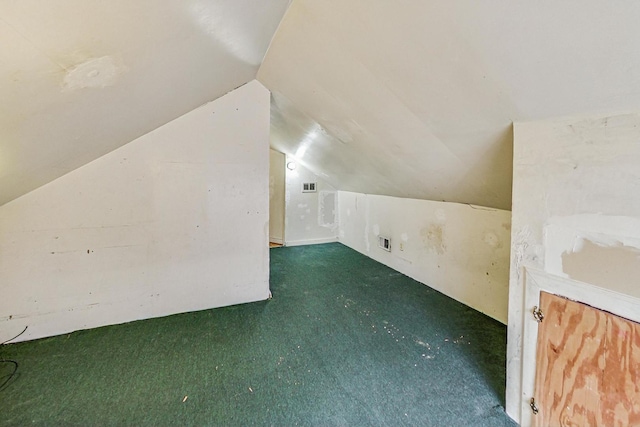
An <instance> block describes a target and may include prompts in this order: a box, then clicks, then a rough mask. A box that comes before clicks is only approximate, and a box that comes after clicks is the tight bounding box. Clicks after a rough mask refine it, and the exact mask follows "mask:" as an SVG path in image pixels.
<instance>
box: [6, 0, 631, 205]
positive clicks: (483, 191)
mask: <svg viewBox="0 0 640 427" xmlns="http://www.w3.org/2000/svg"><path fill="white" fill-rule="evenodd" d="M288 3H289V0H269V1H259V2H258V1H253V0H185V1H180V0H136V1H125V0H111V1H101V0H50V1H40V0H0V101H1V102H0V204H2V203H4V202H6V201H8V200H11V199H13V198H15V197H17V196H19V195H21V194H24V193H26V192H28V191H30V190H32V189H34V188H36V187H38V186H40V185H42V184H44V183H46V182H49V181H51V180H53V179H55V178H56V177H58V176H60V175H62V174H64V173H66V172H69V171H71V170H73V169H75V168H77V167H79V166H81V165H83V164H86V163H87V162H89V161H91V160H93V159H96V158H97V157H99V156H101V155H102V154H105V153H107V152H109V151H111V150H113V149H115V148H117V147H118V146H120V145H123V144H125V143H127V142H129V141H131V140H133V139H135V138H136V137H138V136H140V135H142V134H144V133H146V132H149V131H151V130H153V129H155V128H157V127H158V126H161V125H162V124H164V123H166V122H168V121H170V120H172V119H173V118H175V117H178V116H180V115H181V114H184V113H186V112H188V111H190V110H191V109H193V108H195V107H197V106H199V105H202V104H203V103H205V102H207V101H210V100H213V99H215V98H217V97H219V96H221V95H223V94H224V93H226V92H228V91H230V90H232V89H234V88H235V87H237V86H239V85H242V84H244V83H246V82H248V81H250V80H252V79H253V78H255V77H256V73H257V77H258V79H259V80H260V81H261V82H262V83H263V84H265V86H267V87H268V88H269V89H270V90H272V92H273V107H274V108H273V111H272V131H273V132H272V145H273V146H274V147H275V148H277V149H279V150H281V151H283V152H285V153H287V154H289V155H292V156H296V157H297V158H298V160H299V161H300V162H301V163H303V164H305V165H306V166H308V167H309V168H310V169H311V170H312V171H314V172H315V173H317V174H318V175H319V176H322V177H324V178H325V179H327V180H328V181H329V182H330V183H331V184H332V185H333V186H335V187H336V188H339V189H342V190H352V191H359V192H365V193H376V194H387V195H396V196H403V197H415V198H424V199H432V200H447V201H455V202H463V203H473V204H479V205H485V206H492V207H498V208H505V209H509V208H510V205H511V167H512V166H511V163H512V162H511V156H512V148H511V147H512V139H513V135H512V126H511V123H512V122H513V121H517V120H533V119H539V118H544V117H555V116H561V115H579V114H587V113H596V112H597V113H605V114H606V113H617V112H624V111H632V110H636V111H637V110H640V25H638V22H640V3H636V2H629V1H614V2H611V1H610V0H609V1H604V0H587V1H584V0H582V1H576V0H566V1H560V2H558V1H549V0H543V1H537V2H530V1H529V2H527V1H524V0H515V1H514V0H489V1H483V2H470V1H463V0H450V1H446V2H444V1H433V0H427V1H425V0H421V1H418V0H414V1H405V2H390V1H383V0H380V1H373V2H372V1H364V0H339V1H338V0H322V1H318V0H293V2H292V4H291V7H290V8H289V9H288V11H287V13H286V15H285V18H284V19H283V20H282V22H280V20H281V18H282V16H283V14H284V13H285V10H286V9H287V6H288ZM278 24H280V27H279V28H278ZM276 28H278V31H277V33H276V35H275V37H274V38H273V41H272V45H271V47H270V49H269V52H268V53H267V55H266V57H265V58H264V61H263V57H264V53H265V52H266V50H267V47H268V45H269V43H270V41H271V39H272V36H273V34H274V32H275V31H276ZM261 63H262V65H261V66H260V64H261ZM258 68H260V69H259V71H258Z"/></svg>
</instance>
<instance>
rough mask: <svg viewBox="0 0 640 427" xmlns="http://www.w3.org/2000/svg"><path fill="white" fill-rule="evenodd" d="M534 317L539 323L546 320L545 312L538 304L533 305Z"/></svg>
mask: <svg viewBox="0 0 640 427" xmlns="http://www.w3.org/2000/svg"><path fill="white" fill-rule="evenodd" d="M533 318H534V319H536V322H538V323H542V321H543V320H544V313H543V312H542V310H540V309H539V308H538V306H537V305H536V306H534V307H533Z"/></svg>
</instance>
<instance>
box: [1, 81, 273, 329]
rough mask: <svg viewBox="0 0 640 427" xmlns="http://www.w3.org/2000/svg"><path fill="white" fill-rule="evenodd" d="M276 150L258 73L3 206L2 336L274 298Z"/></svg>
mask: <svg viewBox="0 0 640 427" xmlns="http://www.w3.org/2000/svg"><path fill="white" fill-rule="evenodd" d="M268 156H269V92H268V91H267V90H266V89H265V88H264V87H263V86H262V85H261V84H260V83H258V82H257V81H255V80H254V81H252V82H250V83H248V84H247V85H244V86H242V87H240V88H239V89H237V90H235V91H233V92H231V93H229V94H227V95H225V96H223V97H222V98H219V99H217V100H215V101H213V102H211V103H208V104H206V105H204V106H202V107H200V108H198V109H196V110H193V111H191V112H190V113H188V114H186V115H184V116H182V117H180V118H178V119H176V120H174V121H172V122H170V123H168V124H166V125H165V126H162V127H161V128H158V129H156V130H155V131H153V132H151V133H149V134H147V135H144V136H142V137H140V138H138V139H137V140H135V141H133V142H131V143H130V144H127V145H125V146H123V147H121V148H118V149H117V150H115V151H113V152H111V153H109V154H107V155H105V156H103V157H101V158H99V159H97V160H95V161H93V162H91V163H89V164H87V165H85V166H83V167H81V168H79V169H77V170H75V171H73V172H71V173H69V174H67V175H65V176H63V177H61V178H59V179H57V180H55V181H53V182H51V183H49V184H47V185H45V186H43V187H41V188H39V189H37V190H35V191H33V192H31V193H28V194H26V195H24V196H22V197H19V198H17V199H15V200H13V201H11V202H9V203H7V204H5V205H3V206H2V207H0V292H1V293H2V295H3V297H2V298H1V299H0V336H2V337H8V336H12V335H15V333H17V332H20V330H21V329H22V328H23V327H24V326H29V328H28V330H27V332H26V333H25V334H24V335H23V336H22V337H21V338H22V339H33V338H39V337H44V336H50V335H56V334H61V333H66V332H69V331H74V330H78V329H84V328H91V327H96V326H101V325H106V324H114V323H120V322H126V321H130V320H134V319H142V318H149V317H156V316H163V315H168V314H172V313H178V312H185V311H192V310H200V309H206V308H211V307H218V306H224V305H230V304H238V303H243V302H248V301H256V300H261V299H265V298H267V296H268V293H269V288H268V278H269V274H268V273H269V265H268V261H269V258H268V257H269V253H268V227H269V226H268V209H269V207H268V203H269V202H268V197H269V196H268V191H269V189H268V179H269V178H268V177H269V171H268V168H269V157H268Z"/></svg>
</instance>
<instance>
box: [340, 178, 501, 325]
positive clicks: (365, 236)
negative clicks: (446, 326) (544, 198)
mask: <svg viewBox="0 0 640 427" xmlns="http://www.w3.org/2000/svg"><path fill="white" fill-rule="evenodd" d="M339 207H340V215H339V217H340V228H339V239H340V242H341V243H343V244H345V245H347V246H349V247H351V248H353V249H355V250H357V251H359V252H361V253H363V254H365V255H367V256H369V257H371V258H373V259H375V260H377V261H379V262H381V263H383V264H385V265H387V266H389V267H391V268H393V269H395V270H397V271H399V272H401V273H403V274H406V275H407V276H409V277H412V278H414V279H416V280H418V281H419V282H422V283H425V284H427V285H429V286H430V287H432V288H434V289H437V290H438V291H440V292H442V293H444V294H446V295H448V296H450V297H452V298H454V299H456V300H458V301H460V302H462V303H464V304H466V305H468V306H470V307H473V308H474V309H476V310H478V311H481V312H483V313H485V314H487V315H489V316H491V317H493V318H494V319H497V320H499V321H500V322H503V323H505V322H506V319H507V301H508V300H507V294H508V277H509V241H510V230H511V213H510V212H508V211H503V210H498V209H490V208H484V207H479V206H470V205H463V204H457V203H443V202H433V201H427V200H417V199H404V198H396V197H389V196H376V195H367V194H360V193H350V192H345V191H340V192H339ZM378 236H385V237H389V238H390V239H391V252H387V251H385V250H383V249H380V248H379V247H378Z"/></svg>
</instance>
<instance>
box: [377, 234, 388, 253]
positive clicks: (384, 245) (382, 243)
mask: <svg viewBox="0 0 640 427" xmlns="http://www.w3.org/2000/svg"><path fill="white" fill-rule="evenodd" d="M378 247H380V248H381V249H384V250H385V251H387V252H391V239H389V238H388V237H383V236H378Z"/></svg>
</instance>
